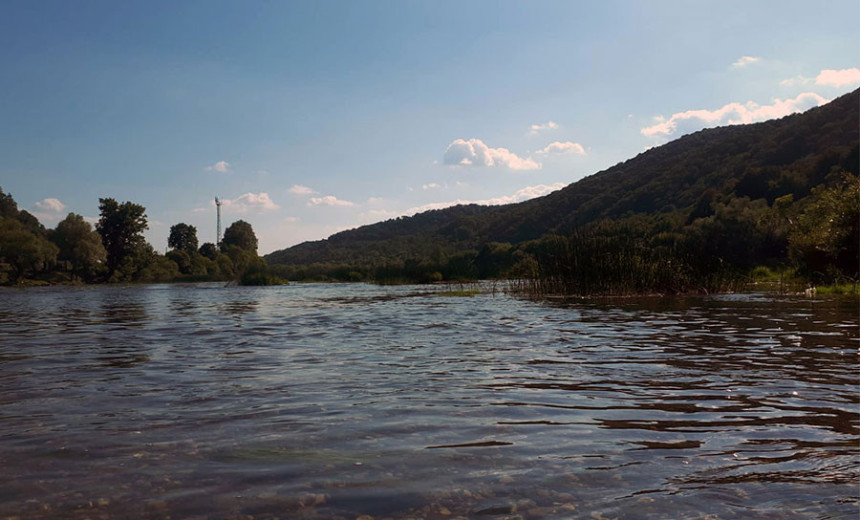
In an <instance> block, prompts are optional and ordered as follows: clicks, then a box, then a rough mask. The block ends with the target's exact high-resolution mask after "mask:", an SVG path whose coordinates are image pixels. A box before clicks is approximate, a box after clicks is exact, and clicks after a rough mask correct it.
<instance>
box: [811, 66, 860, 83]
mask: <svg viewBox="0 0 860 520" xmlns="http://www.w3.org/2000/svg"><path fill="white" fill-rule="evenodd" d="M857 83H860V69H857V68H853V69H841V70H833V69H825V70H822V71H821V72H820V73H819V74H818V76H817V77H816V78H815V84H816V85H825V86H828V87H842V86H845V85H854V84H857Z"/></svg>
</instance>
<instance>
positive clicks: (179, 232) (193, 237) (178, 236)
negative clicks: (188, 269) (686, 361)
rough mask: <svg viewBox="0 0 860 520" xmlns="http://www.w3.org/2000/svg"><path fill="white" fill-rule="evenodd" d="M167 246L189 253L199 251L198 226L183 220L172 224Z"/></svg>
mask: <svg viewBox="0 0 860 520" xmlns="http://www.w3.org/2000/svg"><path fill="white" fill-rule="evenodd" d="M167 246H168V247H170V248H173V249H175V250H177V251H185V252H187V253H189V254H192V253H195V252H197V228H196V227H194V226H190V225H188V224H184V223H181V222H180V223H179V224H175V225H173V226H170V235H169V236H168V237H167Z"/></svg>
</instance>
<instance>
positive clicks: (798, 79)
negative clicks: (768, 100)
mask: <svg viewBox="0 0 860 520" xmlns="http://www.w3.org/2000/svg"><path fill="white" fill-rule="evenodd" d="M813 81H815V80H814V79H812V78H807V77H806V76H795V77H793V78H788V79H784V80H782V81H780V82H779V84H780V85H783V86H786V87H796V86H801V85H808V84H810V83H812V82H813Z"/></svg>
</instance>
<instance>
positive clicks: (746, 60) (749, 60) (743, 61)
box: [732, 56, 761, 69]
mask: <svg viewBox="0 0 860 520" xmlns="http://www.w3.org/2000/svg"><path fill="white" fill-rule="evenodd" d="M759 61H761V58H759V57H756V56H741V57H740V58H738V60H737V61H736V62H734V63H732V67H734V68H736V69H739V68H742V67H746V66H748V65H752V64H753V63H758V62H759Z"/></svg>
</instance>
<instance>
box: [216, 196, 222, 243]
mask: <svg viewBox="0 0 860 520" xmlns="http://www.w3.org/2000/svg"><path fill="white" fill-rule="evenodd" d="M215 207H216V208H218V210H217V211H218V231H217V234H216V235H215V237H216V240H217V241H216V242H215V245H216V246H218V247H221V199H219V198H218V197H215Z"/></svg>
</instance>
